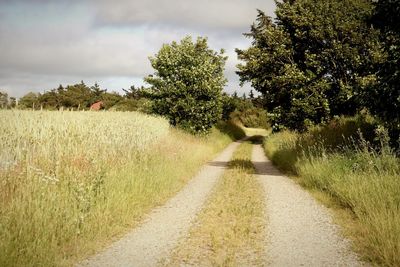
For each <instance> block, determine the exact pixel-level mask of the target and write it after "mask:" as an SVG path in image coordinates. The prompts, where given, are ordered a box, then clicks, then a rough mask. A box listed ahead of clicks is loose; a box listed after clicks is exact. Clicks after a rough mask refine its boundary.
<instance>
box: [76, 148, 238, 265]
mask: <svg viewBox="0 0 400 267" xmlns="http://www.w3.org/2000/svg"><path fill="white" fill-rule="evenodd" d="M238 145H239V142H234V143H232V144H230V145H229V146H228V147H227V148H226V149H225V150H224V151H223V152H222V153H221V154H220V155H219V156H218V157H217V158H215V159H214V161H212V162H210V163H208V164H207V165H206V166H204V167H203V168H202V169H201V171H200V172H199V173H198V174H197V175H196V176H195V177H194V178H193V179H192V180H191V181H190V182H189V183H188V184H187V185H186V186H185V188H184V189H183V190H181V191H180V192H179V193H178V194H177V195H176V196H175V197H173V198H172V199H170V200H169V201H168V202H167V203H166V204H165V205H164V206H162V207H159V208H156V209H155V210H154V211H153V212H151V213H150V214H149V215H148V216H147V219H146V220H145V221H144V222H143V224H142V225H141V226H139V227H138V228H136V229H134V230H133V231H132V232H131V233H128V234H127V235H126V236H125V237H123V238H122V239H121V240H119V241H117V242H115V243H114V244H112V245H111V246H110V247H109V248H108V249H106V250H105V251H103V252H101V253H99V254H97V255H95V256H93V257H92V258H89V259H87V260H85V261H83V262H81V263H80V264H79V265H78V266H108V267H110V266H125V267H127V266H156V265H157V263H158V262H159V260H160V259H162V258H165V257H168V255H169V253H170V252H171V251H172V249H173V248H174V247H175V246H176V245H177V242H178V240H179V239H180V238H181V237H182V236H185V235H186V234H187V233H188V230H189V228H190V226H191V224H192V222H193V220H194V218H195V217H196V214H197V213H198V211H200V209H201V208H202V206H203V204H204V202H205V201H206V198H207V196H208V195H209V193H210V192H211V190H212V188H213V187H214V185H215V184H216V182H217V180H218V178H219V177H220V176H221V175H222V173H223V171H224V169H225V168H226V166H227V163H228V161H229V160H230V158H231V156H232V153H233V152H234V150H235V149H236V148H237V146H238Z"/></svg>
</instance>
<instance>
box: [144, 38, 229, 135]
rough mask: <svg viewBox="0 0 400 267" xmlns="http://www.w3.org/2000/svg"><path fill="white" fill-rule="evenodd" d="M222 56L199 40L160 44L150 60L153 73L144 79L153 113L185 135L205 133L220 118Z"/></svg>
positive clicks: (223, 82)
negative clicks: (186, 131)
mask: <svg viewBox="0 0 400 267" xmlns="http://www.w3.org/2000/svg"><path fill="white" fill-rule="evenodd" d="M223 53H224V51H223V50H221V51H220V52H219V53H218V52H215V51H214V50H212V49H210V48H209V47H208V44H207V39H206V38H203V37H199V38H197V40H196V41H195V42H193V40H192V38H191V37H186V38H184V39H182V40H181V41H180V42H179V43H177V42H172V43H171V44H164V45H163V46H162V47H161V49H160V51H159V52H158V53H157V54H156V55H155V56H154V57H150V62H151V65H152V67H153V68H154V70H155V72H154V74H153V75H150V76H148V77H147V78H145V81H146V82H147V83H149V84H150V85H151V86H152V90H153V93H152V96H153V98H154V105H153V109H154V111H155V112H156V113H158V114H160V115H163V116H165V117H167V118H168V119H169V121H170V123H171V124H172V125H176V126H179V127H181V128H183V129H186V130H188V131H189V132H192V133H203V132H207V131H208V130H209V129H210V128H211V127H212V125H213V124H214V123H215V122H217V121H218V120H219V119H220V118H221V116H222V95H221V93H222V89H223V86H224V85H225V83H226V79H225V77H224V74H223V71H224V66H225V61H226V59H227V57H225V56H224V55H223Z"/></svg>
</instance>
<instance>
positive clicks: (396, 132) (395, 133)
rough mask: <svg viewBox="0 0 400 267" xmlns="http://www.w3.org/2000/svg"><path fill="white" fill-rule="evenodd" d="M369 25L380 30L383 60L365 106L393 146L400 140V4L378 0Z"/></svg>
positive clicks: (378, 65)
mask: <svg viewBox="0 0 400 267" xmlns="http://www.w3.org/2000/svg"><path fill="white" fill-rule="evenodd" d="M375 5H376V11H375V14H374V15H373V16H372V23H373V24H374V26H375V27H377V28H378V29H380V31H381V35H380V39H381V42H382V44H383V49H384V52H385V59H384V60H382V61H381V62H380V63H379V64H376V69H377V79H376V80H375V83H372V86H367V88H366V90H365V94H366V97H365V106H366V107H368V108H369V109H370V110H371V112H372V113H373V114H375V115H377V116H378V117H380V118H381V119H382V120H383V121H384V122H385V124H386V125H387V127H388V128H389V130H390V132H391V137H392V141H393V142H397V141H398V140H399V137H400V1H399V0H384V1H383V0H379V1H377V2H376V3H375Z"/></svg>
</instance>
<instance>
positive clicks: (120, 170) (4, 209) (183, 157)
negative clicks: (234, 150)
mask: <svg viewBox="0 0 400 267" xmlns="http://www.w3.org/2000/svg"><path fill="white" fill-rule="evenodd" d="M0 121H1V123H0V130H1V131H0V133H1V134H0V139H1V143H0V146H1V150H0V151H1V153H0V199H1V201H0V251H1V253H0V266H55V265H56V266H69V265H72V264H73V263H74V262H76V261H77V260H79V259H82V258H83V257H86V256H87V255H90V254H92V253H94V252H95V251H96V250H98V249H99V248H101V247H102V246H104V245H105V244H107V243H109V242H110V239H111V240H112V239H113V238H116V237H118V236H120V235H122V234H123V233H125V232H126V231H128V230H129V229H131V227H133V226H134V225H135V224H137V223H138V222H139V221H140V219H141V217H142V216H143V215H144V214H145V213H146V212H148V211H149V210H150V209H152V208H153V207H155V206H156V205H160V204H162V203H164V202H165V201H166V200H167V199H168V198H170V197H171V196H172V195H173V194H175V193H176V192H177V191H179V190H180V189H181V188H182V187H183V186H184V185H185V183H186V182H187V180H189V179H190V178H191V177H192V176H193V175H194V174H195V172H196V171H197V170H198V168H199V167H200V166H201V165H202V164H204V163H205V162H206V161H208V160H210V159H211V158H212V157H214V156H215V155H216V154H217V153H218V152H219V151H220V150H221V149H222V148H223V147H224V146H226V145H227V144H228V143H229V142H230V138H229V137H227V136H226V135H224V134H222V133H220V132H219V131H216V130H214V131H213V132H212V133H211V135H210V136H208V137H202V138H200V137H193V136H191V135H187V134H184V133H182V132H180V131H175V130H173V129H170V128H169V126H168V123H167V122H166V121H164V120H163V119H159V118H154V117H149V116H145V115H141V114H138V113H121V112H101V113H94V112H31V111H17V112H11V111H7V113H6V112H4V113H2V114H0ZM177 162H179V164H177Z"/></svg>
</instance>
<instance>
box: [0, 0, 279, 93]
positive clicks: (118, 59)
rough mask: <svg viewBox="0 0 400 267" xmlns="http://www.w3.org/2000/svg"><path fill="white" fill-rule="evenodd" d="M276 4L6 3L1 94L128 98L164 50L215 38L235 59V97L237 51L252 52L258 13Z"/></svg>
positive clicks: (1, 4) (230, 0)
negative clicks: (95, 91)
mask: <svg viewBox="0 0 400 267" xmlns="http://www.w3.org/2000/svg"><path fill="white" fill-rule="evenodd" d="M256 9H261V10H263V11H265V12H266V13H267V14H269V15H270V16H273V12H274V9H275V4H274V1H273V0H202V1H199V0H114V1H111V0H86V1H85V0H80V1H79V0H30V1H29V0H0V90H3V91H6V92H7V93H8V94H9V95H10V96H16V97H20V96H22V95H24V94H25V93H27V92H29V91H34V92H43V91H44V90H50V89H52V88H55V87H57V86H58V85H59V84H63V85H66V84H74V83H77V82H80V81H81V80H84V81H85V82H86V83H87V84H89V85H92V84H93V83H94V82H96V81H97V82H98V83H99V84H100V86H101V87H102V88H107V89H108V90H109V91H118V92H121V88H129V87H130V86H131V85H132V84H135V85H142V84H143V77H145V76H147V75H148V74H151V73H152V72H153V70H152V68H151V66H150V63H149V60H148V57H149V56H152V55H154V54H155V53H157V51H158V50H159V49H160V47H161V45H162V44H163V43H170V42H171V41H173V40H177V41H179V40H180V39H182V38H183V37H184V36H186V35H191V36H193V37H194V38H196V37H197V36H207V37H208V40H209V45H210V46H211V47H212V48H213V49H218V50H219V49H221V48H224V49H225V50H226V55H227V56H229V59H228V61H227V65H226V71H225V74H226V77H227V78H228V80H229V83H228V85H227V87H226V88H225V90H226V91H228V92H233V91H234V90H236V91H238V93H240V94H241V93H243V92H248V90H249V88H250V87H249V85H247V86H245V87H244V88H243V89H240V88H239V82H238V77H237V75H236V74H235V65H236V64H237V63H238V60H237V57H236V54H235V52H234V49H235V48H246V47H248V46H249V43H250V41H249V40H248V39H246V38H245V37H244V36H243V35H242V33H244V32H248V31H249V28H250V25H251V24H252V23H253V22H254V20H255V18H256V15H257V11H256Z"/></svg>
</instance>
